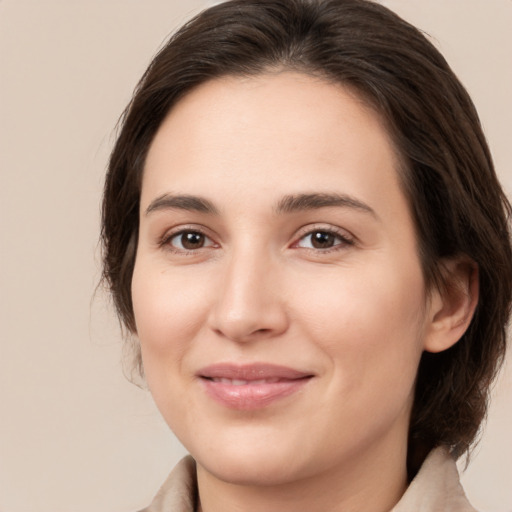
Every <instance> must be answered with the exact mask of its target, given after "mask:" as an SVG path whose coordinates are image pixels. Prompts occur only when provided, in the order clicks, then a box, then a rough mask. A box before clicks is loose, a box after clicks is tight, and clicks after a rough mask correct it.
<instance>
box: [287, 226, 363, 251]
mask: <svg viewBox="0 0 512 512" xmlns="http://www.w3.org/2000/svg"><path fill="white" fill-rule="evenodd" d="M353 244H354V241H353V240H352V239H350V238H348V237H347V236H344V235H341V234H340V233H336V232H334V231H329V230H326V229H315V230H313V231H310V232H309V233H307V234H306V235H304V236H302V237H301V238H300V239H299V241H298V242H297V243H296V244H295V246H296V247H302V248H305V249H317V250H318V249H319V250H322V249H334V248H337V247H338V246H347V245H353Z"/></svg>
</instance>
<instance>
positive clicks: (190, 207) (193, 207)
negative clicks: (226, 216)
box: [146, 194, 219, 215]
mask: <svg viewBox="0 0 512 512" xmlns="http://www.w3.org/2000/svg"><path fill="white" fill-rule="evenodd" d="M159 210H187V211H194V212H199V213H209V214H211V215H218V214H219V211H218V210H217V208H215V206H214V205H213V203H212V202H211V201H208V199H204V198H202V197H197V196H190V195H172V194H163V195H161V196H159V197H157V198H156V199H154V200H153V201H151V203H150V205H149V206H148V207H147V208H146V215H148V214H150V213H151V212H154V211H159Z"/></svg>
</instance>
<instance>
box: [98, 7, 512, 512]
mask: <svg viewBox="0 0 512 512" xmlns="http://www.w3.org/2000/svg"><path fill="white" fill-rule="evenodd" d="M509 214H510V206H509V203H508V202H507V200H506V199H505V197H504V195H503V192H502V190H501V188H500V186H499V183H498V181H497V179H496V176H495V173H494V170H493V166H492V161H491V157H490V155H489V151H488V148H487V145H486V142H485V139H484V136H483V134H482V131H481V128H480V124H479V121H478V117H477V114H476V112H475V109H474V107H473V104H472V103H471V100H470V99H469V97H468V95H467V93H466V92H465V90H464V89H463V87H462V86H461V84H460V83H459V82H458V80H457V78H456V77H455V76H454V74H453V72H452V71H451V70H450V68H449V67H448V65H447V64H446V62H445V61H444V59H443V58H442V56H441V55H440V54H439V53H438V52H437V50H435V49H434V48H433V47H432V45H431V44H430V43H429V42H428V41H427V40H426V39H425V37H424V36H423V35H422V34H421V33H420V32H419V31H418V30H416V29H415V28H413V27H411V26H410V25H408V24H407V23H405V22H404V21H403V20H401V19H399V18H398V17H397V16H396V15H394V14H393V13H391V12H390V11H388V10H387V9H385V8H383V7H382V6H379V5H377V4H374V3H372V2H367V1H363V0H327V1H308V0H286V1H285V0H258V1H257V0H235V1H231V2H226V3H223V4H220V5H218V6H216V7H213V8H211V9H209V10H207V11H205V12H203V13H202V14H200V15H199V16H198V17H197V18H195V19H194V20H192V21H191V22H190V23H188V24H187V25H186V26H185V27H183V28H182V29H181V30H180V31H179V32H178V33H177V34H176V35H175V36H174V37H173V38H172V39H171V40H170V41H169V43H167V45H165V46H164V48H163V49H162V50H161V51H160V53H159V54H158V55H157V56H156V58H155V59H154V60H153V62H152V63H151V65H150V67H149V68H148V70H147V72H146V73H145V75H144V76H143V78H142V80H141V82H140V84H139V86H138V88H137V91H136V93H135V95H134V98H133V100H132V102H131V104H130V105H129V107H128V108H127V110H126V113H125V116H124V119H123V125H122V130H121V132H120V135H119V138H118V140H117V143H116V146H115V148H114V150H113V153H112V156H111V160H110V165H109V171H108V176H107V181H106V187H105V196H104V204H103V240H104V246H105V278H106V280H107V282H108V283H109V285H110V287H111V290H112V293H113V296H114V300H115V303H116V306H117V308H118V312H119V314H120V317H121V319H122V321H123V322H124V324H125V325H126V327H127V328H128V329H129V330H130V331H131V332H132V333H134V334H136V335H137V338H138V340H139V341H140V351H139V355H140V357H139V369H140V371H141V372H142V371H143V372H144V376H145V379H146V381H147V383H148V385H149V388H150V390H151V392H152V394H153V397H154V399H155V401H156V403H157V405H158V407H159V409H160V411H161V412H162V415H163V416H164V418H165V420H166V421H167V423H168V424H169V426H170V427H171V429H172V430H173V431H174V432H175V433H176V435H177V436H178V438H179V439H180V440H181V441H182V443H183V444H184V446H185V447H186V448H187V449H188V450H189V452H190V453H191V455H192V457H193V459H192V458H187V459H185V460H184V461H183V462H182V463H180V464H179V465H178V467H177V468H176V470H175V471H174V472H173V473H172V474H171V476H170V477H169V480H168V481H167V482H166V483H165V484H164V486H163V487H162V489H161V491H160V493H159V495H158V496H157V497H156V498H155V501H154V502H153V503H152V504H151V505H150V507H149V508H148V509H147V510H148V511H163V510H173V511H174V510H176V511H177V510H180V511H192V510H198V511H203V512H216V511H219V510H243V511H252V510H266V511H273V510H279V511H286V510H318V511H337V510H354V511H357V510H374V511H383V512H384V511H389V510H391V509H393V510H394V511H405V510H425V511H434V510H435V511H438V510H473V508H472V507H471V506H470V504H469V503H468V502H467V500H466V498H465V496H464V493H463V491H462V490H461V489H460V485H459V483H458V476H457V472H456V468H455V465H454V459H456V458H457V457H459V456H461V455H462V454H465V453H468V450H469V449H470V446H471V444H472V442H473V441H474V439H475V436H476V434H477V432H478V429H479V426H480V423H481V421H482V419H483V417H484V415H485V410H486V403H487V394H488V390H489V386H490V383H491V382H492V379H493V377H494V375H495V373H496V371H497V368H498V366H499V363H500V362H501V360H502V358H503V355H504V351H505V326H506V322H507V319H508V314H509V308H510V297H511V283H512V275H511V267H510V261H511V247H510V238H509V231H508V216H509Z"/></svg>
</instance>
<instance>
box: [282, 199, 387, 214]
mask: <svg viewBox="0 0 512 512" xmlns="http://www.w3.org/2000/svg"><path fill="white" fill-rule="evenodd" d="M333 206H335V207H343V208H352V209H355V210H360V211H362V212H364V213H369V214H370V215H372V216H373V217H375V218H378V216H377V214H376V213H375V211H374V210H373V208H371V207H370V206H368V205H367V204H366V203H363V202H362V201H360V200H359V199H356V198H355V197H352V196H349V195H346V194H336V193H311V194H294V195H289V196H285V197H283V198H282V199H281V200H280V201H279V202H278V204H277V207H276V211H277V213H293V212H298V211H303V210H316V209H320V208H328V207H333Z"/></svg>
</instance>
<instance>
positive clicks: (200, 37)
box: [102, 0, 512, 455]
mask: <svg viewBox="0 0 512 512" xmlns="http://www.w3.org/2000/svg"><path fill="white" fill-rule="evenodd" d="M269 69H291V70H296V71H300V72H304V73H308V74H315V75H320V76H322V77H324V78H326V79H328V80H331V81H333V82H335V83H341V84H345V85H347V86H349V87H351V88H353V89H355V90H356V91H358V92H359V94H360V95H361V96H362V97H363V98H365V99H366V101H368V102H369V103H370V104H371V105H373V107H374V108H376V109H377V110H378V112H380V114H381V116H382V117H383V118H384V119H385V121H386V122H387V125H388V128H389V130H390V133H391V135H392V137H393V139H394V142H395V144H396V146H397V149H398V153H399V154H400V156H401V160H402V162H403V169H402V170H401V172H402V180H403V184H404V189H405V191H406V194H407V196H408V199H409V201H410V205H411V211H412V214H413V216H414V219H415V223H416V228H417V233H418V240H419V247H420V256H421V261H422V266H423V270H424V274H425V279H426V282H427V284H428V285H429V286H440V285H442V284H443V274H442V272H441V270H442V269H441V261H442V259H443V258H448V257H453V256H457V255H467V256H468V257H469V258H471V259H472V260H473V261H474V262H476V263H477V264H478V267H479V279H480V298H479V303H478V306H477V309H476V312H475V315H474V317H473V320H472V322H471V325H470V327H469V329H468V330H467V332H466V333H465V334H464V336H463V337H462V339H461V340H460V341H459V342H458V343H456V344H455V345H454V346H453V347H452V348H450V349H449V350H446V351H444V352H441V353H438V354H430V353H425V354H424V355H423V357H422V360H421V362H420V367H419V372H418V377H417V384H416V397H415V402H414V407H413V411H412V417H411V425H410V440H411V441H412V442H413V443H423V444H425V445H426V446H429V447H432V446H436V445H439V444H444V445H448V446H450V447H451V448H452V450H453V452H454V453H455V454H456V455H460V454H461V453H463V452H467V450H468V449H469V446H470V444H471V443H472V442H473V441H474V439H475V437H476V434H477V433H478V429H479V426H480V423H481V421H482V419H483V418H484V416H485V413H486V407H487V399H488V392H489V388H490V385H491V383H492V380H493V378H494V376H495V374H496V371H497V369H498V368H499V365H500V362H501V361H502V359H503V356H504V352H505V346H506V324H507V321H508V317H509V312H510V301H511V289H512V268H511V262H512V251H511V246H510V236H509V230H508V219H509V216H510V210H511V209H510V205H509V203H508V201H507V199H506V198H505V196H504V194H503V192H502V190H501V187H500V185H499V183H498V180H497V178H496V174H495V172H494V169H493V164H492V160H491V156H490V153H489V149H488V147H487V144H486V141H485V137H484V135H483V132H482V129H481V126H480V122H479V119H478V116H477V113H476V111H475V108H474V106H473V103H472V102H471V99H470V98H469V96H468V94H467V92H466V91H465V89H464V87H463V86H462V85H461V84H460V82H459V81H458V79H457V78H456V76H455V75H454V73H453V72H452V71H451V69H450V68H449V66H448V64H447V63H446V61H445V60H444V58H443V57H442V56H441V55H440V53H439V52H438V51H437V50H436V49H435V48H434V46H433V45H432V44H431V43H430V42H429V41H428V40H427V39H426V38H425V37H424V35H423V34H422V33H421V32H420V31H419V30H417V29H416V28H414V27H412V26H411V25H409V24H408V23H406V22H405V21H403V20H402V19H400V18H399V17H398V16H396V15H395V14H393V13H392V12H391V11H389V10H388V9H386V8H384V7H382V6H380V5H378V4H375V3H373V2H370V1H366V0H325V1H322V0H232V1H229V2H225V3H222V4H220V5H217V6H215V7H212V8H210V9H208V10H206V11H204V12H202V13H201V14H200V15H198V16H197V17H196V18H194V19H193V20H192V21H190V22H189V23H187V24H186V25H185V26H184V27H183V28H182V29H181V30H180V31H178V32H177V33H176V34H175V35H174V36H173V37H172V38H171V39H170V40H169V41H168V43H167V44H166V45H165V46H164V47H163V49H162V50H161V51H160V52H159V53H158V54H157V56H156V57H155V58H154V60H153V61H152V63H151V64H150V66H149V68H148V69H147V71H146V72H145V74H144V76H143V77H142V79H141V81H140V83H139V85H138V87H137V89H136V91H135V94H134V97H133V99H132V101H131V103H130V104H129V106H128V107H127V109H126V111H125V112H124V114H123V117H122V125H121V131H120V134H119V137H118V140H117V142H116V145H115V147H114V149H113V151H112V155H111V158H110V163H109V168H108V174H107V178H106V184H105V192H104V199H103V224H102V241H103V246H104V279H105V281H106V282H107V284H108V285H109V287H110V289H111V292H112V294H113V298H114V303H115V305H116V308H117V311H118V314H119V317H120V319H121V320H122V322H123V323H124V325H125V326H126V327H127V328H128V330H130V331H132V332H135V321H134V314H133V307H132V300H131V288H130V287H131V278H132V273H133V267H134V262H135V253H136V246H137V236H138V223H139V218H138V216H139V199H140V192H141V181H142V174H143V169H144V161H145V157H146V154H147V151H148V148H149V146H150V143H151V141H152V139H153V137H154V136H155V133H156V131H157V130H158V128H159V126H160V124H161V123H162V121H163V119H164V118H165V116H166V115H167V114H168V112H169V110H170V109H171V108H172V106H173V105H174V104H175V103H176V102H177V101H179V99H180V98H181V97H183V95H185V94H186V93H188V92H190V91H191V90H192V89H193V88H194V87H196V86H198V85H199V84H201V83H203V82H206V81H207V80H210V79H212V78H215V77H219V76H223V75H235V76H236V75H255V74H259V73H263V72H265V71H266V70H269Z"/></svg>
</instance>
